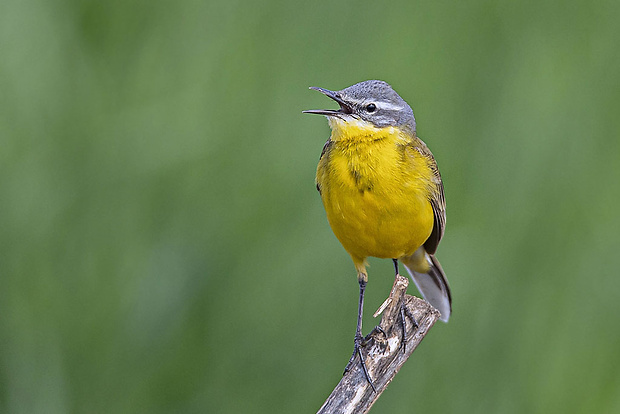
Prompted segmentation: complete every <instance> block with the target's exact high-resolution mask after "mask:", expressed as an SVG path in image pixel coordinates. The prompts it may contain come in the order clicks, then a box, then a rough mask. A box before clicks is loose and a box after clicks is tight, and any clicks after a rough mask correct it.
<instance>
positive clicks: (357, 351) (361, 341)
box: [342, 328, 385, 392]
mask: <svg viewBox="0 0 620 414" xmlns="http://www.w3.org/2000/svg"><path fill="white" fill-rule="evenodd" d="M375 329H377V328H375ZM379 329H380V330H381V331H382V332H383V329H381V328H379ZM373 332H374V330H373ZM383 333H384V334H385V332H383ZM366 338H368V337H366ZM366 338H362V335H361V334H356V335H355V340H354V343H355V347H354V348H353V354H352V355H351V358H350V359H349V363H348V364H347V366H346V367H345V368H344V372H343V373H342V375H344V374H346V373H347V372H349V370H350V369H351V368H352V367H353V364H354V363H355V357H356V356H359V358H360V364H361V366H362V371H364V376H365V377H366V381H368V383H369V384H370V386H371V387H372V390H373V391H374V392H377V389H376V388H375V384H374V383H373V382H372V379H371V378H370V374H368V368H367V367H366V362H365V360H364V355H363V354H362V346H364V345H365V344H366V340H367V339H366Z"/></svg>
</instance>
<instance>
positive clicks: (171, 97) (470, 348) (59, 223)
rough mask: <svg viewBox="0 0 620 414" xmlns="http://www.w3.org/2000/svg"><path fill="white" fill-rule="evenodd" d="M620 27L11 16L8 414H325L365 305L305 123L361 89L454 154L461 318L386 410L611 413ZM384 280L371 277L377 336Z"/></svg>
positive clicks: (591, 18)
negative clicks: (378, 82) (386, 87)
mask: <svg viewBox="0 0 620 414" xmlns="http://www.w3.org/2000/svg"><path fill="white" fill-rule="evenodd" d="M619 20H620V2H618V1H616V0H612V1H597V2H589V1H585V0H583V1H569V2H564V1H543V2H540V1H526V2H522V1H485V0H474V1H468V2H456V1H454V2H447V1H437V0H427V1H417V2H409V1H401V2H399V3H397V2H394V3H389V4H388V3H382V2H376V1H373V2H360V1H329V2H328V1H313V2H304V3H298V2H278V1H269V2H260V3H259V2H248V1H245V2H242V1H223V0H222V1H196V0H182V1H177V2H171V1H158V0H155V1H153V0H151V1H119V0H111V1H107V2H96V1H80V0H64V1H63V0H52V1H50V0H27V1H18V0H4V1H3V2H2V3H0V96H1V99H0V229H1V230H0V249H1V250H0V272H1V274H0V412H2V413H144V412H149V413H205V412H208V413H246V412H248V413H249V412H251V413H298V412H299V413H302V412H303V413H313V412H315V411H316V410H317V409H318V408H319V407H320V405H321V404H322V403H323V401H324V399H325V398H326V397H327V395H328V394H329V392H330V391H331V389H332V388H333V387H334V386H335V384H336V383H337V382H338V380H339V378H340V374H341V372H342V369H343V367H344V365H345V364H346V362H347V360H348V358H349V356H350V352H351V350H352V346H353V333H354V329H355V315H356V307H357V295H358V286H357V281H356V278H355V271H354V269H353V266H352V263H351V261H350V259H349V257H348V255H347V254H346V252H345V251H344V250H343V249H342V247H341V246H340V244H339V243H338V241H337V240H336V238H335V237H334V236H333V234H332V233H331V230H330V228H329V226H328V223H327V220H326V218H325V214H324V212H323V207H322V205H321V202H320V199H319V195H318V194H317V192H316V190H315V188H314V172H315V168H316V163H317V160H318V156H319V154H320V152H321V148H322V146H323V143H324V142H325V140H326V139H327V137H328V135H329V129H328V126H327V123H326V122H325V120H324V119H323V118H321V117H317V116H308V115H302V114H301V111H302V110H304V109H313V108H324V107H328V108H331V107H333V106H334V104H333V102H330V101H329V100H328V99H327V98H325V97H324V96H322V95H320V94H319V93H316V92H313V91H309V90H308V89H307V88H308V86H312V85H315V86H322V87H325V88H330V89H341V88H344V87H346V86H349V85H351V84H353V83H356V82H358V81H362V80H366V79H383V80H386V81H388V82H390V83H391V84H392V85H393V86H394V88H395V89H396V90H397V91H398V92H399V93H400V94H401V95H402V96H403V97H404V98H405V99H406V100H407V101H408V102H409V103H410V104H411V106H412V107H413V109H414V112H415V114H416V118H417V121H418V133H419V135H420V136H421V137H422V138H423V139H424V140H425V141H426V143H427V144H428V145H429V146H430V148H431V149H432V150H433V152H434V154H435V156H436V158H437V160H438V162H439V166H440V168H441V171H442V174H443V177H444V181H445V188H446V197H447V203H448V204H447V205H448V210H447V212H448V225H447V231H446V235H445V238H444V240H443V242H442V245H441V246H440V249H439V253H438V257H439V258H440V260H441V262H442V264H443V267H444V269H445V271H446V273H447V275H448V278H449V280H450V282H451V285H452V289H453V298H454V314H453V317H452V319H451V320H450V323H449V324H447V325H446V324H441V323H440V324H438V325H437V326H435V328H433V330H432V331H431V332H430V334H429V335H428V336H427V338H426V339H425V340H424V342H423V343H422V344H421V346H420V348H418V350H417V351H416V352H415V353H414V355H413V357H412V358H411V359H410V360H409V361H408V363H407V364H406V365H405V366H404V368H403V369H402V371H401V372H400V373H399V375H398V376H397V377H396V379H395V381H394V382H393V383H392V384H391V386H390V387H389V389H388V390H387V391H386V392H385V393H384V394H383V395H382V396H381V398H380V399H379V401H378V402H377V404H376V405H375V407H374V408H373V412H377V413H381V412H385V413H404V412H428V413H491V412H492V413H524V412H528V413H551V412H553V413H555V412H558V413H559V412H562V413H567V412H571V413H593V412H600V413H611V412H620V375H619V374H618V372H619V371H620V352H618V350H619V349H620V328H619V326H620V278H619V277H618V275H619V269H620V254H619V253H618V248H619V247H620V235H619V234H620V217H619V216H620V215H619V214H618V211H619V205H620V133H619V131H620V75H619V74H620V54H619V53H618V42H619V40H620V25H619V24H618V21H619ZM391 266H392V265H391V263H390V262H389V261H385V260H384V261H381V260H371V268H370V283H369V286H368V291H367V302H366V315H365V325H364V328H365V329H364V331H365V332H368V331H369V330H370V328H371V327H372V326H373V324H374V323H376V322H375V321H373V319H372V317H371V314H372V312H373V311H374V310H375V309H376V308H377V306H378V305H379V304H380V303H381V302H382V301H383V299H384V298H385V297H386V295H387V294H388V292H389V289H390V287H391V284H392V281H393V276H392V270H391ZM410 291H411V293H413V292H414V291H415V289H414V288H413V286H411V287H410Z"/></svg>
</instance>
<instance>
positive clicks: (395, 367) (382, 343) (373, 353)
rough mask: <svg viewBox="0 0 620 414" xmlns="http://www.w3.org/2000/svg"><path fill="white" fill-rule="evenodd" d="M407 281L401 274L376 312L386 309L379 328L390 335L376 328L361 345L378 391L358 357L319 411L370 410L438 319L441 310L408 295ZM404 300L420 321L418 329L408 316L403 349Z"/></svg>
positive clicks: (353, 411)
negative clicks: (370, 381) (402, 306)
mask: <svg viewBox="0 0 620 414" xmlns="http://www.w3.org/2000/svg"><path fill="white" fill-rule="evenodd" d="M408 284H409V280H408V279H407V278H405V277H403V276H400V275H398V276H397V277H396V280H395V281H394V286H393V287H392V291H391V292H390V296H389V297H388V298H387V299H386V300H385V302H384V303H383V305H381V307H379V310H377V312H376V313H375V315H374V316H375V317H376V316H377V315H378V314H379V313H381V312H383V316H382V318H381V323H380V324H379V327H380V328H382V329H383V331H384V332H385V333H386V334H387V337H386V336H384V335H383V333H381V332H380V331H379V330H376V329H375V330H373V331H372V332H371V333H370V334H369V335H368V336H367V337H366V339H365V343H364V345H363V348H362V355H364V356H365V358H366V367H367V368H368V373H369V374H370V378H372V380H373V382H374V384H375V387H376V389H377V392H374V391H373V389H372V387H371V386H370V384H369V383H368V381H367V380H366V377H365V376H364V372H363V371H362V367H361V364H360V362H359V357H357V358H356V359H355V361H354V363H353V364H352V367H351V369H350V370H349V371H348V372H346V373H345V374H344V376H343V377H342V379H341V380H340V382H339V383H338V385H337V386H336V388H334V391H332V393H331V395H330V396H329V397H328V398H327V400H326V401H325V403H324V404H323V406H322V407H321V408H320V409H319V411H318V413H317V414H332V413H333V414H336V413H337V414H342V413H355V414H358V413H360V414H361V413H367V412H368V411H369V410H370V407H372V405H373V404H374V402H375V401H376V400H377V399H378V398H379V396H380V395H381V393H382V392H383V391H385V389H386V388H387V386H388V385H389V384H390V382H391V381H392V379H394V376H395V375H396V373H397V372H398V371H399V370H400V367H401V366H402V365H403V364H404V363H405V361H407V359H408V358H409V357H410V356H411V354H412V353H413V351H414V350H415V348H416V347H417V346H418V344H419V343H420V342H421V341H422V339H423V338H424V336H425V335H426V334H427V333H428V331H429V329H430V328H431V327H432V326H433V325H434V324H435V322H436V321H437V319H439V311H437V310H436V309H435V308H433V307H432V306H431V305H429V304H428V302H426V301H424V300H422V299H420V298H416V297H414V296H409V295H406V294H405V291H406V290H407V285H408ZM403 300H404V301H405V306H406V308H407V310H408V311H409V312H410V313H411V315H413V317H414V318H415V320H416V322H417V323H418V327H417V328H416V327H415V326H414V325H413V323H412V322H411V319H409V318H408V317H405V320H406V321H407V322H406V332H407V344H406V347H405V349H404V352H403V347H402V346H401V342H402V337H403V334H402V322H401V316H400V309H401V308H400V304H401V302H402V301H403Z"/></svg>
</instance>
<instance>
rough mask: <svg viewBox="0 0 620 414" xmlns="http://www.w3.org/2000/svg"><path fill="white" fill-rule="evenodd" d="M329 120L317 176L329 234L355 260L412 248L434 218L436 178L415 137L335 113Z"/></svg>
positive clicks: (419, 242)
mask: <svg viewBox="0 0 620 414" xmlns="http://www.w3.org/2000/svg"><path fill="white" fill-rule="evenodd" d="M330 124H331V127H332V137H331V142H330V143H329V144H328V145H327V146H326V148H325V152H324V154H323V156H322V157H321V160H320V162H319V166H318V169H317V177H316V180H317V184H318V187H319V189H320V191H321V198H322V199H323V205H324V206H325V210H326V212H327V218H328V220H329V223H330V225H331V227H332V230H333V231H334V234H335V235H336V237H337V238H338V239H339V240H340V242H341V243H342V245H343V246H344V248H345V249H346V250H347V251H348V252H349V254H350V255H351V256H352V258H353V260H354V261H355V262H362V261H363V260H364V259H365V258H366V257H368V256H373V257H380V258H399V257H402V256H405V255H410V254H413V252H414V251H415V250H416V249H417V248H418V247H420V246H421V245H422V244H423V243H424V242H425V241H426V239H427V238H428V237H429V235H430V233H431V230H432V228H433V221H434V218H433V211H432V207H431V204H430V201H429V194H430V192H431V191H432V189H433V188H434V187H433V186H434V185H435V184H434V183H433V181H432V179H431V175H432V172H431V170H430V167H429V165H430V164H429V160H428V159H426V158H425V157H424V156H423V155H422V153H421V152H420V151H418V150H417V149H416V143H417V142H419V140H418V139H417V138H416V137H414V136H407V135H406V134H404V133H403V132H402V131H401V130H399V129H398V128H395V127H386V128H376V127H374V126H373V125H372V124H369V123H365V122H361V121H360V122H357V123H352V122H347V123H345V122H344V121H342V120H340V119H337V118H333V119H332V118H330ZM422 145H423V144H422Z"/></svg>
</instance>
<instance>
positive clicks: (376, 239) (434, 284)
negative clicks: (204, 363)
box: [304, 80, 451, 388]
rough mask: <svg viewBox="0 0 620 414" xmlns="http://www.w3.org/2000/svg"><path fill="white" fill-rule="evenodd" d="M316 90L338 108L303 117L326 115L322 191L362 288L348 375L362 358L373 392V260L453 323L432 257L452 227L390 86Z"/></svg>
mask: <svg viewBox="0 0 620 414" xmlns="http://www.w3.org/2000/svg"><path fill="white" fill-rule="evenodd" d="M310 89H314V90H317V91H319V92H321V93H323V94H324V95H326V96H328V97H329V98H331V99H333V100H334V101H336V102H337V103H338V104H339V105H340V109H338V110H327V109H321V110H309V111H304V113H309V114H319V115H325V116H326V117H327V120H328V122H329V126H330V127H331V130H332V133H331V137H330V138H329V139H328V140H327V142H326V143H325V146H324V147H323V152H322V153H321V158H320V160H319V165H318V168H317V173H316V185H317V189H318V190H319V193H320V194H321V198H322V200H323V205H324V207H325V211H326V212H327V219H328V220H329V224H330V225H331V228H332V230H333V231H334V234H335V235H336V237H337V238H338V240H340V243H342V246H343V247H344V248H345V250H346V251H347V252H348V253H349V254H350V255H351V258H352V259H353V263H354V265H355V269H356V270H357V279H358V282H359V286H360V296H359V308H358V315H357V329H356V332H355V348H354V350H353V355H352V356H351V360H350V361H349V364H348V365H347V368H346V369H345V372H346V370H348V369H349V368H350V366H351V364H352V362H353V360H354V359H355V356H356V354H359V357H360V362H361V364H362V368H363V369H364V373H365V375H366V378H367V379H368V381H369V382H370V384H371V385H372V381H371V380H370V377H369V375H368V371H367V369H366V366H365V363H364V358H363V357H362V353H361V349H360V346H361V344H362V341H363V339H362V332H361V331H362V313H363V307H364V290H365V288H366V283H367V281H368V276H367V273H366V266H367V262H366V258H367V257H369V256H372V257H379V258H385V259H388V258H389V259H392V260H393V261H394V267H395V270H396V274H398V260H400V261H401V262H402V263H403V264H404V265H405V267H406V268H407V271H408V272H409V274H410V275H411V278H412V279H413V281H414V282H415V284H416V286H417V288H418V290H419V291H420V292H421V293H422V296H424V299H426V300H427V301H428V302H429V303H430V304H431V305H433V306H434V307H435V308H437V310H439V312H440V313H441V319H442V320H443V321H445V322H447V321H448V318H449V317H450V312H451V296H450V288H449V286H448V281H447V280H446V277H445V275H444V272H443V270H442V268H441V265H440V264H439V261H438V260H437V258H435V256H434V254H435V252H436V250H437V246H438V244H439V241H440V240H441V238H442V236H443V233H444V227H445V222H446V213H445V200H444V191H443V183H442V181H441V176H440V174H439V169H438V168H437V164H436V162H435V158H434V157H433V154H432V153H431V151H430V150H429V149H428V147H427V146H426V144H424V142H422V140H421V139H420V138H418V137H417V135H416V123H415V118H414V116H413V111H412V110H411V107H410V106H409V105H408V104H407V102H405V101H404V100H403V99H402V98H401V97H400V96H399V95H398V94H397V93H396V92H395V91H394V90H393V89H392V87H391V86H390V85H388V84H387V83H386V82H383V81H378V80H370V81H365V82H360V83H357V84H355V85H353V86H350V87H348V88H345V89H343V90H340V91H330V90H327V89H323V88H317V87H312V88H310ZM404 313H405V310H403V311H402V312H401V315H402V322H403V328H404V324H405V320H404ZM409 316H411V315H409ZM411 319H412V321H413V323H416V322H415V320H414V319H413V318H411ZM403 332H404V329H403ZM403 339H404V340H405V339H406V338H403ZM404 342H405V341H403V344H404ZM373 388H374V385H373Z"/></svg>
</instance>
